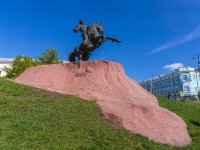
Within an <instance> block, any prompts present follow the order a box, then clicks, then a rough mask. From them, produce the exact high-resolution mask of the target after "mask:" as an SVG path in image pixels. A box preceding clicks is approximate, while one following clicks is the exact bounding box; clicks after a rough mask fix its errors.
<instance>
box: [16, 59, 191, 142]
mask: <svg viewBox="0 0 200 150" xmlns="http://www.w3.org/2000/svg"><path fill="white" fill-rule="evenodd" d="M14 81H15V82H17V83H21V84H26V85H30V86H34V87H37V88H42V89H46V90H51V91H57V92H61V93H67V94H73V95H77V96H79V97H81V98H83V99H87V100H94V101H96V102H97V104H98V105H99V106H100V107H101V109H102V111H103V113H104V115H105V117H106V118H109V119H110V120H111V121H112V122H114V123H115V124H117V125H118V126H120V127H124V128H126V129H128V130H131V131H132V132H134V133H138V134H141V135H143V136H146V137H148V138H149V139H151V140H154V141H156V142H160V143H165V144H169V145H173V146H185V145H188V144H190V143H191V138H190V136H189V134H188V132H187V125H186V124H185V122H184V121H183V120H182V119H181V118H180V117H179V116H177V115H176V114H174V113H172V112H170V111H168V110H167V109H164V108H161V107H160V106H159V105H158V102H157V99H156V98H155V97H154V96H153V95H151V94H150V93H148V92H147V91H146V90H144V89H143V88H142V87H141V86H140V85H139V84H138V83H137V82H135V81H134V80H132V79H130V78H128V77H127V76H126V75H125V73H124V69H123V66H122V65H121V64H118V63H114V62H108V61H87V62H77V63H67V64H53V65H42V66H37V67H32V68H29V69H27V70H26V71H25V72H24V73H23V74H22V75H21V76H20V77H18V78H16V79H15V80H14Z"/></svg>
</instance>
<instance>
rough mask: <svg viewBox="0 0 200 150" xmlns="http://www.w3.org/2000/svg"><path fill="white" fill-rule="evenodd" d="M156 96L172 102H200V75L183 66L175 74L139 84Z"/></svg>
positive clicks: (192, 69)
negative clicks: (199, 94)
mask: <svg viewBox="0 0 200 150" xmlns="http://www.w3.org/2000/svg"><path fill="white" fill-rule="evenodd" d="M139 84H140V85H141V86H142V87H143V88H144V89H146V90H147V91H149V92H151V93H153V94H154V95H156V96H164V97H168V98H170V99H172V100H190V101H194V100H198V96H197V94H198V91H199V90H200V88H199V86H200V73H199V72H198V71H197V70H195V69H194V68H191V67H186V66H182V67H180V68H178V69H176V70H175V71H174V72H172V73H169V74H166V75H160V76H158V77H156V78H152V79H149V80H144V81H142V82H140V83H139Z"/></svg>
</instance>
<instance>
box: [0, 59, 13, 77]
mask: <svg viewBox="0 0 200 150" xmlns="http://www.w3.org/2000/svg"><path fill="white" fill-rule="evenodd" d="M13 60H14V58H0V77H3V76H5V75H6V72H5V71H4V70H3V68H4V67H7V68H11V67H12V63H13Z"/></svg>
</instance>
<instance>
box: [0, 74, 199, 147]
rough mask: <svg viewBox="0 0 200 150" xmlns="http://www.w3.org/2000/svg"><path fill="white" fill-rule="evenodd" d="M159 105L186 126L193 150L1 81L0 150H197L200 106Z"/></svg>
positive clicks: (86, 104) (71, 101)
mask: <svg viewBox="0 0 200 150" xmlns="http://www.w3.org/2000/svg"><path fill="white" fill-rule="evenodd" d="M158 99H159V103H160V105H161V106H163V107H166V108H168V109H170V110H171V111H173V112H175V113H177V114H178V115H179V116H181V117H182V118H183V119H184V120H185V121H186V123H187V124H188V125H189V132H190V134H191V135H192V138H193V140H194V141H193V143H192V144H191V145H189V146H187V147H183V148H177V147H172V146H168V145H164V144H158V143H155V142H153V141H151V140H148V138H145V137H142V136H140V135H138V134H133V133H132V132H130V131H127V130H124V129H122V128H119V127H117V126H115V125H114V124H112V123H111V122H109V121H108V120H106V119H105V118H104V116H103V114H102V112H101V110H100V108H99V107H98V106H97V104H96V103H95V102H91V101H85V100H83V99H80V98H78V97H76V96H72V95H63V94H59V93H54V92H49V91H44V90H41V89H36V88H32V87H28V86H24V85H19V84H16V83H13V82H11V81H8V80H6V79H5V78H0V149H2V150H13V149H15V150H18V149H19V150H22V149H26V150H27V149H34V150H39V149H46V150H49V149H59V150H66V149H92V150H94V149H101V150H102V149H114V150H118V149H119V150H120V149H130V150H135V149H139V150H140V149H148V150H151V149H152V150H153V149H155V150H157V149H163V150H166V149H188V150H191V149H197V150H198V149H200V118H199V117H200V104H199V103H194V102H193V103H189V102H184V103H183V102H174V101H169V100H166V99H163V98H161V97H159V98H158Z"/></svg>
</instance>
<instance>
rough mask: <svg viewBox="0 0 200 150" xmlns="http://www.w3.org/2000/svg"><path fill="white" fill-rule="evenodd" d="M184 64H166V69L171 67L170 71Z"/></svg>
mask: <svg viewBox="0 0 200 150" xmlns="http://www.w3.org/2000/svg"><path fill="white" fill-rule="evenodd" d="M183 65H184V64H182V63H174V64H171V65H166V66H164V69H169V70H170V71H173V70H175V69H178V68H180V67H182V66H183Z"/></svg>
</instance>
